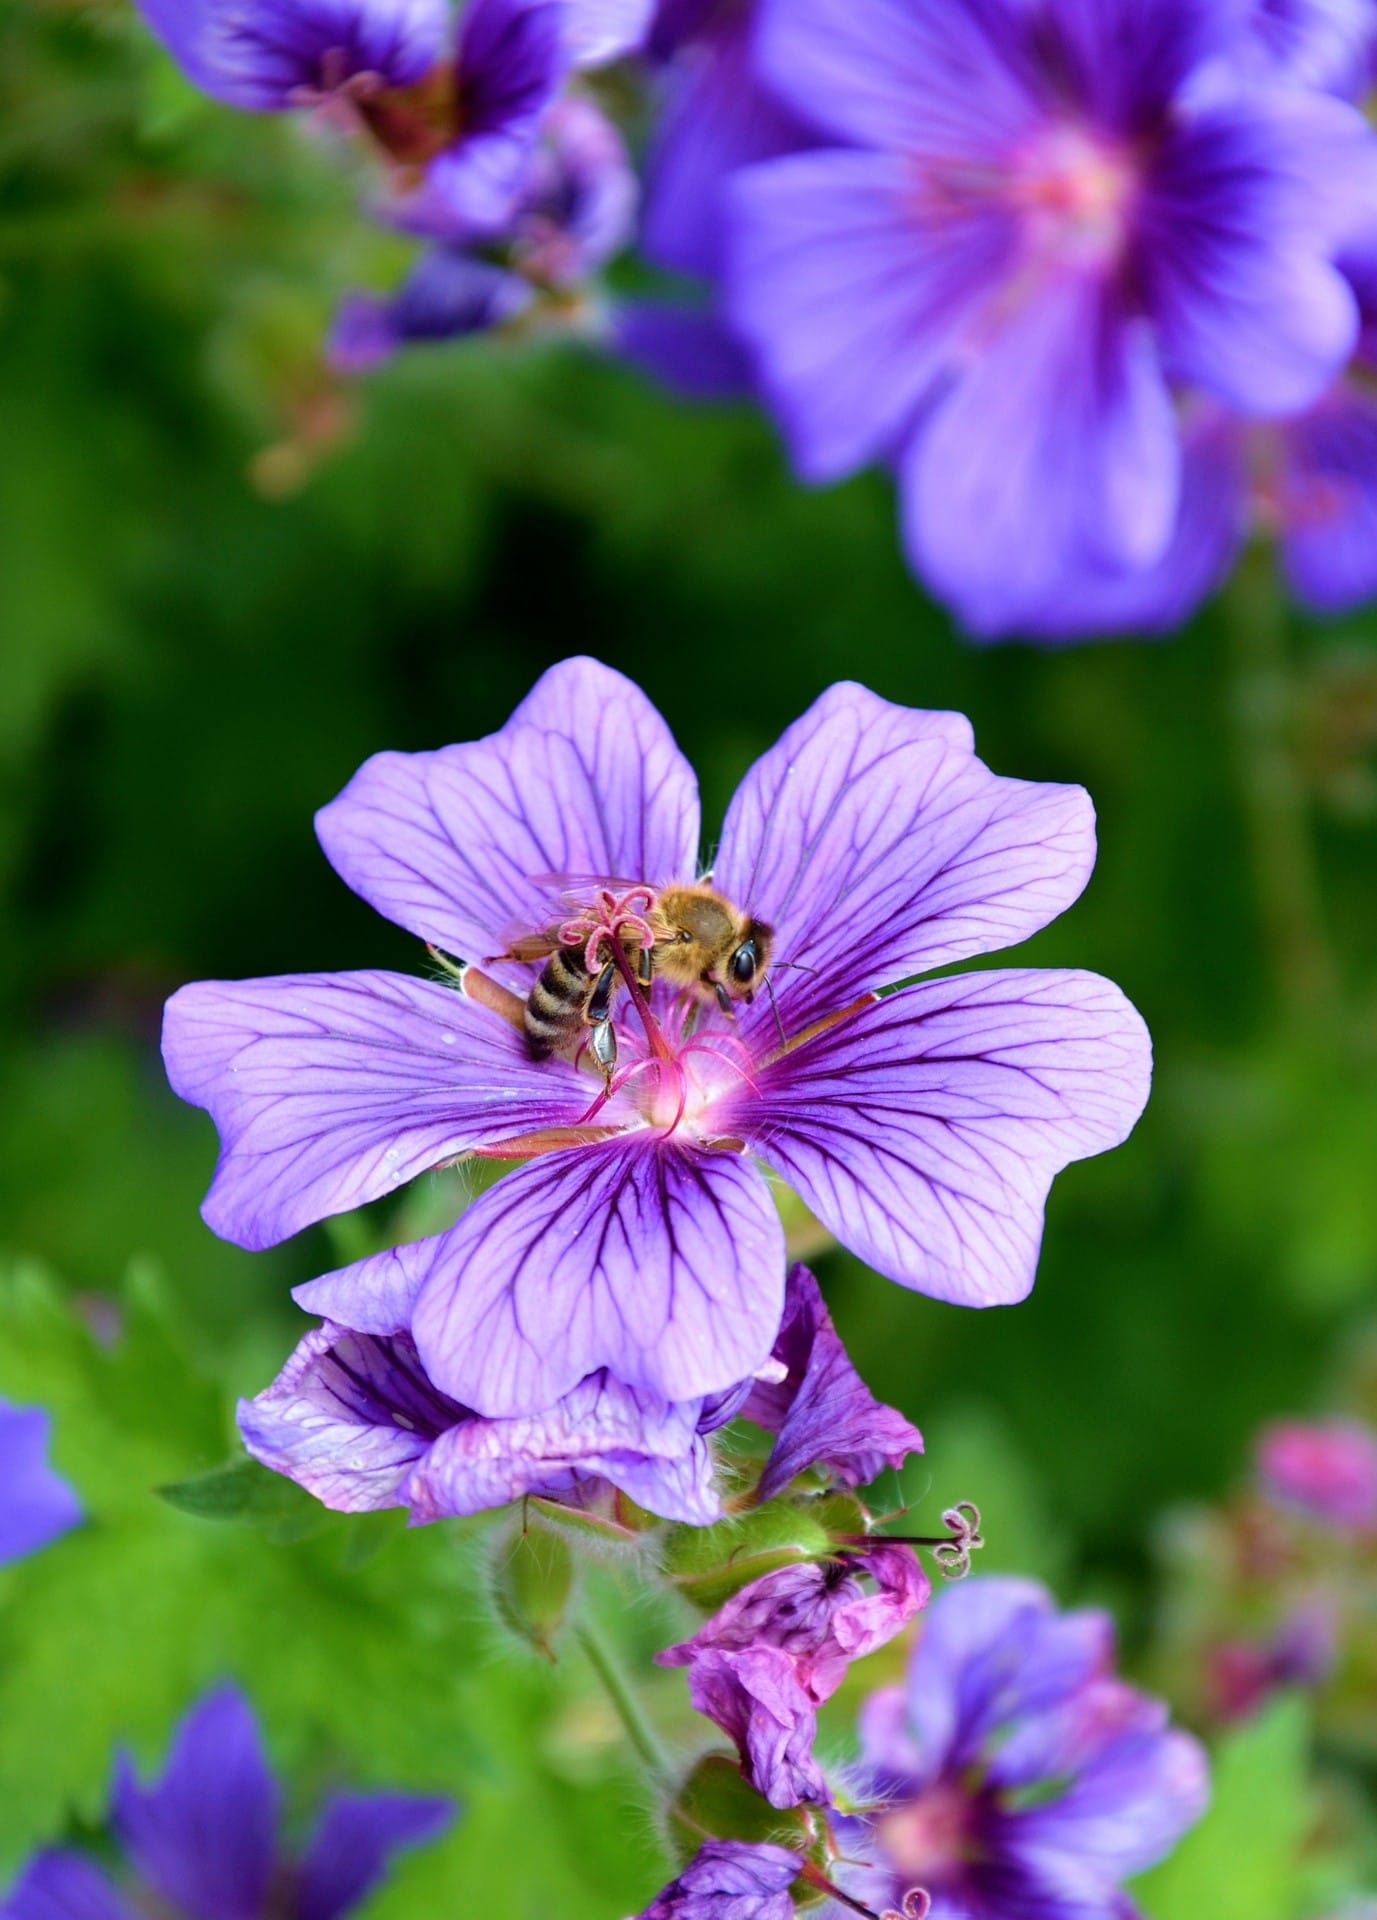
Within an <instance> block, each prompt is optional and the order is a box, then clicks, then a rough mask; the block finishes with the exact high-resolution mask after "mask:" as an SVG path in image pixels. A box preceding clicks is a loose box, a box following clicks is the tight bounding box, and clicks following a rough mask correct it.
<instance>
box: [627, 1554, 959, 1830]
mask: <svg viewBox="0 0 1377 1920" xmlns="http://www.w3.org/2000/svg"><path fill="white" fill-rule="evenodd" d="M867 1581H868V1582H870V1583H871V1584H872V1586H873V1591H871V1590H870V1588H868V1587H867V1585H866V1584H865V1583H866V1582H867ZM931 1591H932V1590H931V1587H930V1585H929V1582H928V1578H927V1575H926V1574H925V1573H924V1572H923V1570H922V1567H921V1566H920V1565H919V1563H918V1556H917V1554H916V1553H915V1552H914V1551H913V1548H912V1547H910V1546H905V1545H902V1544H900V1543H898V1542H888V1541H884V1540H882V1539H878V1538H877V1539H876V1540H875V1541H873V1542H872V1543H870V1544H868V1545H867V1546H865V1547H857V1548H855V1549H842V1550H839V1552H838V1554H837V1556H836V1558H835V1559H832V1560H828V1561H824V1562H822V1563H821V1564H818V1563H812V1562H810V1563H807V1564H804V1565H800V1566H790V1567H780V1568H778V1569H777V1570H776V1571H775V1572H773V1573H767V1574H765V1575H764V1576H763V1577H762V1578H761V1579H759V1580H753V1581H752V1582H751V1584H750V1585H749V1586H747V1587H743V1588H742V1590H741V1592H740V1593H738V1594H735V1595H734V1596H733V1597H732V1598H731V1599H730V1600H728V1601H727V1603H726V1605H725V1606H724V1607H722V1608H721V1609H720V1610H719V1611H718V1612H717V1613H715V1614H714V1615H713V1617H712V1618H711V1619H710V1620H709V1621H707V1622H706V1624H705V1625H703V1626H702V1627H700V1628H699V1630H698V1632H697V1633H695V1634H694V1636H693V1638H692V1639H691V1640H685V1641H683V1642H681V1644H680V1645H678V1646H675V1647H669V1648H667V1649H666V1650H665V1651H664V1652H663V1653H658V1654H656V1656H655V1658H656V1660H657V1662H658V1663H659V1665H661V1666H662V1667H687V1668H688V1670H689V1676H688V1678H689V1693H690V1695H691V1697H692V1699H693V1704H694V1706H695V1707H696V1708H697V1709H698V1711H699V1712H700V1713H703V1714H706V1715H707V1716H708V1718H709V1719H711V1720H714V1721H716V1723H717V1725H718V1726H719V1727H721V1728H722V1729H723V1731H724V1732H725V1733H727V1734H728V1735H729V1736H730V1737H731V1739H732V1740H734V1741H735V1742H736V1745H737V1748H738V1750H739V1752H740V1754H741V1763H742V1771H743V1773H744V1774H745V1777H746V1779H747V1780H748V1781H749V1782H750V1784H751V1785H752V1786H753V1787H754V1788H755V1789H756V1791H757V1792H758V1793H761V1794H763V1795H764V1796H765V1798H766V1799H767V1800H768V1801H769V1802H770V1805H771V1806H773V1807H793V1806H797V1805H798V1804H799V1803H800V1802H801V1801H805V1800H810V1801H817V1802H820V1803H822V1804H823V1805H826V1804H828V1803H829V1802H830V1800H831V1794H830V1792H829V1790H828V1786H827V1782H826V1781H825V1779H824V1778H823V1775H822V1770H821V1768H820V1767H819V1766H818V1763H817V1761H816V1759H815V1758H814V1755H813V1740H814V1736H815V1735H816V1732H817V1710H818V1708H819V1707H820V1706H821V1705H822V1703H823V1701H824V1700H827V1699H830V1698H831V1696H832V1695H833V1694H834V1693H835V1692H836V1690H837V1688H838V1687H839V1686H840V1685H841V1683H842V1681H843V1680H844V1679H845V1678H846V1672H847V1668H848V1667H849V1666H850V1664H851V1662H852V1661H853V1660H859V1659H861V1658H862V1657H863V1656H864V1655H865V1654H867V1653H873V1652H874V1650H875V1649H876V1648H877V1647H882V1646H883V1645H884V1644H885V1642H886V1641H888V1640H892V1639H893V1638H894V1636H895V1634H896V1633H898V1632H899V1631H900V1629H901V1628H902V1627H903V1626H905V1625H906V1623H907V1622H908V1621H909V1620H911V1619H912V1618H913V1616H914V1614H916V1613H917V1612H918V1611H919V1610H920V1608H922V1607H924V1606H926V1605H927V1602H928V1599H929V1596H930V1594H931Z"/></svg>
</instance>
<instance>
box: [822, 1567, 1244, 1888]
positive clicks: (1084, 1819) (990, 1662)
mask: <svg viewBox="0 0 1377 1920" xmlns="http://www.w3.org/2000/svg"><path fill="white" fill-rule="evenodd" d="M1112 1661H1113V1632H1112V1628H1111V1626H1110V1623H1109V1621H1108V1619H1107V1618H1106V1616H1104V1615H1103V1614H1100V1613H1070V1614H1059V1613H1057V1612H1056V1611H1055V1609H1054V1607H1053V1604H1052V1600H1051V1597H1050V1595H1048V1594H1047V1593H1046V1591H1045V1590H1044V1589H1043V1588H1041V1587H1039V1586H1037V1585H1036V1584H1035V1583H1033V1582H1031V1581H1026V1580H1012V1579H979V1580H972V1581H970V1582H968V1583H965V1584H963V1585H961V1586H959V1587H954V1588H952V1589H951V1590H950V1591H949V1592H947V1593H945V1594H943V1596H942V1597H941V1599H939V1600H938V1601H937V1602H936V1604H935V1605H934V1606H933V1607H932V1609H931V1610H930V1612H929V1613H928V1615H927V1617H926V1620H925V1622H924V1627H923V1631H922V1634H921V1635H920V1638H919V1641H918V1646H917V1648H916V1650H915V1652H914V1654H913V1657H912V1660H911V1662H910V1666H909V1672H908V1684H907V1686H906V1687H905V1688H898V1687H895V1688H887V1689H884V1690H882V1691H881V1692H879V1693H876V1694H874V1695H872V1696H871V1699H870V1701H869V1702H868V1704H867V1706H866V1708H865V1710H864V1712H863V1715H862V1723H861V1736H862V1748H863V1771H862V1775H861V1777H860V1778H859V1779H858V1780H856V1781H853V1783H852V1785H853V1792H854V1793H855V1794H856V1796H857V1797H858V1798H861V1799H866V1800H869V1802H870V1803H871V1807H870V1811H869V1813H868V1814H867V1816H866V1819H865V1822H864V1826H863V1828H860V1823H857V1825H858V1828H860V1830H859V1831H857V1832H856V1833H854V1834H852V1835H850V1836H848V1838H849V1840H850V1842H851V1845H847V1844H846V1842H844V1843H843V1845H844V1851H855V1852H858V1853H859V1852H861V1851H863V1850H864V1849H865V1848H866V1847H867V1846H869V1847H870V1848H872V1849H873V1853H872V1855H871V1858H872V1862H873V1864H872V1866H871V1868H870V1869H869V1870H867V1871H865V1872H862V1873H861V1874H860V1875H859V1876H858V1879H857V1881H856V1883H855V1889H856V1890H857V1891H859V1892H860V1893H861V1895H862V1897H866V1898H869V1899H870V1901H871V1902H872V1904H876V1905H881V1906H883V1905H885V1904H888V1903H889V1902H890V1901H891V1900H892V1898H893V1894H894V1892H895V1890H897V1889H898V1888H900V1887H909V1886H912V1885H914V1884H915V1883H918V1884H921V1885H922V1886H923V1887H925V1888H926V1889H927V1890H928V1891H929V1892H930V1893H931V1895H932V1916H933V1920H1005V1916H1007V1915H1009V1914H1012V1913H1018V1914H1025V1913H1026V1914H1030V1915H1031V1914H1037V1915H1038V1916H1039V1917H1040V1920H1127V1917H1128V1916H1129V1915H1131V1914H1132V1913H1133V1912H1134V1909H1133V1908H1132V1907H1131V1906H1130V1905H1128V1904H1127V1903H1126V1902H1125V1899H1124V1896H1123V1894H1122V1893H1121V1892H1120V1887H1121V1883H1122V1882H1123V1881H1124V1880H1125V1879H1126V1878H1128V1877H1129V1876H1130V1875H1131V1874H1135V1873H1139V1872H1141V1871H1142V1870H1143V1869H1144V1868H1146V1867H1148V1866H1151V1865H1152V1864H1153V1862H1154V1861H1156V1860H1159V1859H1160V1858H1162V1856H1163V1855H1164V1854H1166V1853H1167V1852H1168V1851H1169V1850H1170V1849H1171V1847H1173V1846H1174V1845H1175V1843H1176V1842H1177V1840H1178V1839H1179V1838H1180V1837H1181V1835H1182V1834H1183V1833H1184V1832H1185V1831H1186V1829H1187V1828H1188V1827H1189V1826H1191V1825H1192V1824H1193V1823H1194V1822H1195V1821H1196V1820H1197V1819H1198V1818H1199V1817H1200V1814H1201V1812H1202V1811H1203V1809H1204V1806H1205V1802H1206V1798H1207V1793H1208V1782H1207V1774H1206V1765H1205V1756H1204V1753H1203V1752H1202V1750H1201V1748H1200V1746H1199V1744H1198V1743H1197V1742H1196V1741H1195V1740H1193V1739H1192V1738H1191V1737H1190V1736H1189V1735H1188V1734H1185V1733H1180V1732H1177V1731H1175V1730H1173V1729H1171V1728H1170V1727H1169V1726H1168V1724H1167V1712H1166V1708H1165V1707H1164V1706H1163V1705H1162V1704H1161V1703H1160V1702H1158V1701H1155V1700H1151V1699H1149V1698H1148V1697H1147V1696H1146V1695H1145V1694H1141V1693H1138V1692H1137V1691H1136V1690H1135V1689H1134V1688H1132V1687H1129V1686H1126V1685H1124V1684H1123V1683H1122V1682H1120V1681H1118V1680H1116V1679H1115V1678H1114V1677H1113V1674H1112Z"/></svg>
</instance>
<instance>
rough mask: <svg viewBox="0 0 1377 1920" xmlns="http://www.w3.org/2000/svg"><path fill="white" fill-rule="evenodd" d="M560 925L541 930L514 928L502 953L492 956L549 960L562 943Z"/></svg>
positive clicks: (494, 958) (495, 958)
mask: <svg viewBox="0 0 1377 1920" xmlns="http://www.w3.org/2000/svg"><path fill="white" fill-rule="evenodd" d="M561 944H562V943H561V941H560V937H559V928H558V927H545V928H543V929H542V930H541V931H540V932H537V933H530V932H521V931H518V930H517V929H513V930H512V932H511V934H510V936H509V938H508V940H507V944H506V947H505V948H504V949H503V951H502V952H501V953H494V954H492V955H491V956H490V958H491V959H492V960H548V959H549V957H550V955H551V954H552V953H557V952H558V951H559V948H560V945H561Z"/></svg>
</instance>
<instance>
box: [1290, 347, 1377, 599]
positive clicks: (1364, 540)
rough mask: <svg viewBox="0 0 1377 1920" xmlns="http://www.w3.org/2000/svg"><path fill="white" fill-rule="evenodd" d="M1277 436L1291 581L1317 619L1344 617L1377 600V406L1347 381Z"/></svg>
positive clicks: (1364, 391) (1353, 382)
mask: <svg viewBox="0 0 1377 1920" xmlns="http://www.w3.org/2000/svg"><path fill="white" fill-rule="evenodd" d="M1278 432H1279V434H1280V436H1281V441H1282V474H1281V482H1280V485H1281V498H1280V501H1279V513H1280V517H1281V543H1282V558H1283V563H1284V565H1285V569H1286V577H1287V579H1288V580H1289V581H1290V583H1291V586H1292V589H1293V590H1294V592H1295V594H1296V597H1297V598H1298V599H1300V600H1302V601H1304V602H1305V604H1306V605H1307V606H1309V607H1313V608H1314V609H1315V611H1316V612H1317V613H1343V612H1346V611H1347V610H1348V609H1349V608H1350V607H1355V606H1359V605H1361V604H1362V602H1363V601H1365V600H1370V599H1372V598H1373V596H1374V595H1377V399H1374V397H1373V396H1372V394H1371V393H1370V392H1368V390H1367V389H1366V388H1365V387H1364V385H1363V384H1362V382H1361V377H1360V378H1359V379H1355V380H1346V381H1344V382H1342V383H1341V384H1340V385H1339V386H1337V387H1336V388H1335V389H1334V391H1333V393H1332V394H1330V395H1329V396H1327V397H1326V399H1324V400H1322V401H1321V402H1320V404H1319V406H1317V407H1314V408H1312V409H1311V411H1310V412H1309V413H1305V414H1302V415H1300V417H1299V418H1298V419H1295V420H1289V421H1287V422H1286V423H1285V424H1284V425H1283V426H1282V427H1280V428H1279V429H1278Z"/></svg>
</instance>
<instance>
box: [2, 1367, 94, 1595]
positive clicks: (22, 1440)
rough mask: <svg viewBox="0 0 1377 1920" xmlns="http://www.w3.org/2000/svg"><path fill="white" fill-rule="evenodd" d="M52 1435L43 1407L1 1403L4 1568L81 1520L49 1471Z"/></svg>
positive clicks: (67, 1492)
mask: <svg viewBox="0 0 1377 1920" xmlns="http://www.w3.org/2000/svg"><path fill="white" fill-rule="evenodd" d="M51 1432H52V1421H51V1419H50V1417H49V1415H48V1414H47V1413H46V1412H45V1411H44V1409H43V1408H42V1407H14V1406H11V1405H10V1403H9V1402H8V1401H7V1400H0V1566H4V1565H5V1564H6V1563H7V1562H8V1561H10V1560H22V1559H23V1558H24V1556H25V1555H26V1554H30V1553H37V1551H38V1549H39V1548H40V1547H46V1546H48V1545H49V1544H50V1543H51V1542H52V1541H54V1540H56V1539H57V1538H58V1537H59V1536H60V1535H61V1534H64V1533H67V1532H69V1531H70V1530H71V1529H72V1528H73V1527H75V1526H77V1525H78V1524H79V1523H80V1521H81V1519H82V1511H81V1502H80V1501H79V1500H78V1499H77V1497H76V1495H75V1494H74V1493H73V1492H72V1489H71V1488H70V1487H69V1486H68V1485H67V1482H66V1481H65V1480H63V1479H62V1478H61V1477H60V1476H59V1475H58V1474H56V1473H54V1472H53V1470H52V1468H51V1467H50V1466H49V1465H48V1443H49V1439H50V1436H51Z"/></svg>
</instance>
